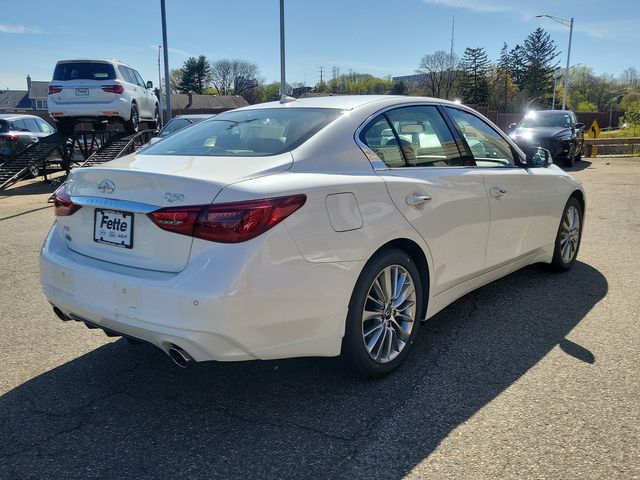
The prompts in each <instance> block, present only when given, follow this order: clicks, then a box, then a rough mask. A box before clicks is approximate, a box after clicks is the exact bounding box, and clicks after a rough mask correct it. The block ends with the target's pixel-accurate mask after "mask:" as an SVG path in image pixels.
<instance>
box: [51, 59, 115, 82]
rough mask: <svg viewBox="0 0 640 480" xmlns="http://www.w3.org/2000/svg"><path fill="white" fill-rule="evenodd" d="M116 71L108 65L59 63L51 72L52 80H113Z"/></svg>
mask: <svg viewBox="0 0 640 480" xmlns="http://www.w3.org/2000/svg"><path fill="white" fill-rule="evenodd" d="M115 78H116V71H115V70H114V68H113V65H111V64H108V63H91V62H88V63H76V62H72V63H59V64H57V65H56V69H55V70H54V71H53V79H54V80H59V81H65V80H114V79H115Z"/></svg>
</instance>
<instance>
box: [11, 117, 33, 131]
mask: <svg viewBox="0 0 640 480" xmlns="http://www.w3.org/2000/svg"><path fill="white" fill-rule="evenodd" d="M11 130H15V131H17V132H28V131H29V129H28V128H27V125H26V124H25V123H24V120H14V121H13V122H11Z"/></svg>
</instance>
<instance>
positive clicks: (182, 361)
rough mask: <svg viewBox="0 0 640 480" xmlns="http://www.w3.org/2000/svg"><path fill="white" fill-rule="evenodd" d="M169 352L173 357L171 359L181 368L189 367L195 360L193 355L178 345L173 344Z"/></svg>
mask: <svg viewBox="0 0 640 480" xmlns="http://www.w3.org/2000/svg"><path fill="white" fill-rule="evenodd" d="M168 353H169V357H171V360H173V363H175V364H176V365H177V366H179V367H180V368H187V367H188V366H189V365H190V364H191V363H193V362H194V360H193V358H192V357H191V355H189V354H188V353H187V352H185V351H184V350H183V349H181V348H180V347H178V346H176V345H174V346H172V347H171V348H170V349H169V351H168Z"/></svg>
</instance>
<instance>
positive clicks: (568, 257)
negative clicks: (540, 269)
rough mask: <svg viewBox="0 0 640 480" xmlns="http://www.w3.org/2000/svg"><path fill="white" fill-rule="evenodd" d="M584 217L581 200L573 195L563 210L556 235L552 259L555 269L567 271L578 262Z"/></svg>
mask: <svg viewBox="0 0 640 480" xmlns="http://www.w3.org/2000/svg"><path fill="white" fill-rule="evenodd" d="M582 218H583V212H582V206H581V205H580V202H579V201H578V200H577V199H576V198H575V197H571V198H570V199H569V201H567V204H566V205H565V207H564V211H563V212H562V218H561V219H560V226H559V227H558V234H557V235H556V243H555V249H554V251H553V260H552V261H551V268H552V269H553V270H555V271H557V272H566V271H567V270H569V269H570V268H571V267H573V264H574V263H575V262H576V257H577V256H578V250H579V249H580V240H581V238H582Z"/></svg>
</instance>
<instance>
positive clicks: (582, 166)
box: [563, 159, 592, 172]
mask: <svg viewBox="0 0 640 480" xmlns="http://www.w3.org/2000/svg"><path fill="white" fill-rule="evenodd" d="M591 163H592V162H590V161H589V160H585V159H582V160H580V161H579V162H576V163H574V164H573V167H566V168H563V170H564V171H566V172H579V171H581V170H586V169H587V168H589V167H590V166H591Z"/></svg>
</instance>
